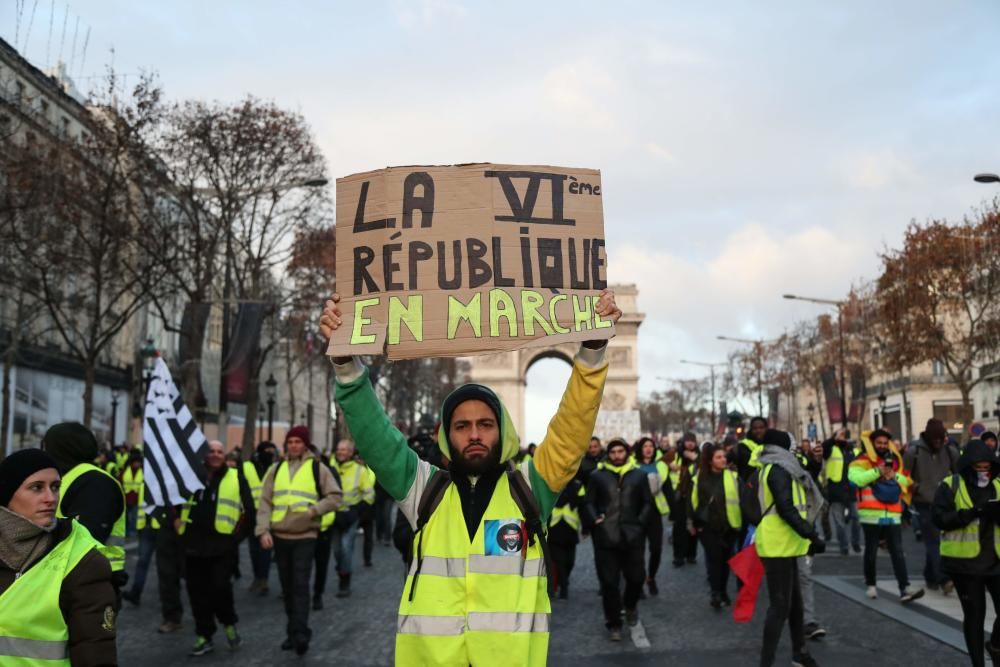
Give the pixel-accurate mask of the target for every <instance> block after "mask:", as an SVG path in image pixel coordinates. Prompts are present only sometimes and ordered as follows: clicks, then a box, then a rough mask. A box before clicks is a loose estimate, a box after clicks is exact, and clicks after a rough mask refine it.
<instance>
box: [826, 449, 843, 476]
mask: <svg viewBox="0 0 1000 667" xmlns="http://www.w3.org/2000/svg"><path fill="white" fill-rule="evenodd" d="M825 471H826V479H827V480H828V481H830V482H833V483H834V484H838V483H840V481H841V480H843V479H844V452H843V450H842V449H841V448H840V447H838V446H837V445H834V446H833V449H832V450H831V451H830V458H829V459H827V461H826V470H825Z"/></svg>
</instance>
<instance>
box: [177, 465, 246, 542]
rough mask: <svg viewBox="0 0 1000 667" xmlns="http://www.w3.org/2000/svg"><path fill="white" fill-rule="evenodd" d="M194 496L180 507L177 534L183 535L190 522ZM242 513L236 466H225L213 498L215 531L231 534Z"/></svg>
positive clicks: (238, 476) (238, 475)
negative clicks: (217, 490) (217, 493)
mask: <svg viewBox="0 0 1000 667" xmlns="http://www.w3.org/2000/svg"><path fill="white" fill-rule="evenodd" d="M196 502H197V501H195V499H194V496H192V497H190V498H188V500H187V502H186V503H184V507H183V508H182V509H181V528H180V530H178V531H177V534H178V535H183V534H184V531H185V530H187V525H188V524H189V523H190V522H191V520H190V516H191V508H192V507H194V505H195V503H196ZM242 515H243V503H241V502H240V474H239V473H238V472H237V471H236V468H226V474H225V475H224V476H223V478H222V480H221V481H220V482H219V495H218V497H216V499H215V523H214V525H213V527H214V528H215V532H217V533H219V534H221V535H232V534H233V533H234V532H235V531H236V525H237V524H238V523H239V522H240V516H242Z"/></svg>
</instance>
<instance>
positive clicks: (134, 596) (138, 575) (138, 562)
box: [122, 450, 179, 607]
mask: <svg viewBox="0 0 1000 667" xmlns="http://www.w3.org/2000/svg"><path fill="white" fill-rule="evenodd" d="M135 451H136V450H133V452H135ZM137 453H138V454H139V455H140V456H141V455H142V454H141V452H137ZM145 501H146V485H145V484H140V485H139V498H138V500H137V502H136V507H137V508H138V512H137V514H136V521H135V525H136V530H137V531H138V532H139V554H138V556H137V557H136V559H135V574H134V575H133V576H131V577H129V584H130V586H129V589H128V590H127V591H125V592H124V593H122V599H123V600H125V601H127V602H131V603H132V604H134V605H135V606H137V607H138V606H139V604H140V602H141V599H142V591H143V589H144V588H145V587H146V576H147V575H148V574H149V565H150V562H151V561H152V560H153V554H154V553H155V552H156V541H157V531H159V529H160V521H159V519H158V518H157V517H158V516H160V515H162V512H163V510H162V508H159V507H157V508H154V509H153V510H152V516H149V515H147V514H146V508H145ZM160 597H161V601H162V598H163V591H162V589H161V591H160ZM178 597H179V596H178Z"/></svg>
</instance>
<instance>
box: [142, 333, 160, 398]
mask: <svg viewBox="0 0 1000 667" xmlns="http://www.w3.org/2000/svg"><path fill="white" fill-rule="evenodd" d="M139 356H140V357H142V404H143V408H144V409H145V405H146V395H147V394H149V383H150V382H151V381H152V379H153V369H154V368H156V358H157V357H159V356H160V354H159V352H157V351H156V345H154V344H153V339H152V338H147V339H146V342H145V343H143V344H142V347H141V348H140V349H139Z"/></svg>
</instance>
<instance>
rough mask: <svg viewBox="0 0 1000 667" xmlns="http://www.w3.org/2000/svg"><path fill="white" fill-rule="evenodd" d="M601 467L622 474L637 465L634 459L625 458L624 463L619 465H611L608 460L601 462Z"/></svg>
mask: <svg viewBox="0 0 1000 667" xmlns="http://www.w3.org/2000/svg"><path fill="white" fill-rule="evenodd" d="M601 467H602V468H604V469H605V470H610V471H611V472H613V473H614V474H616V475H619V476H621V475H624V474H625V473H627V472H628V471H629V470H635V469H636V468H637V466H636V465H635V461H634V460H632V459H626V461H625V463H623V464H621V465H620V466H615V465H611V462H610V461H605V462H603V463H602V464H601Z"/></svg>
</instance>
